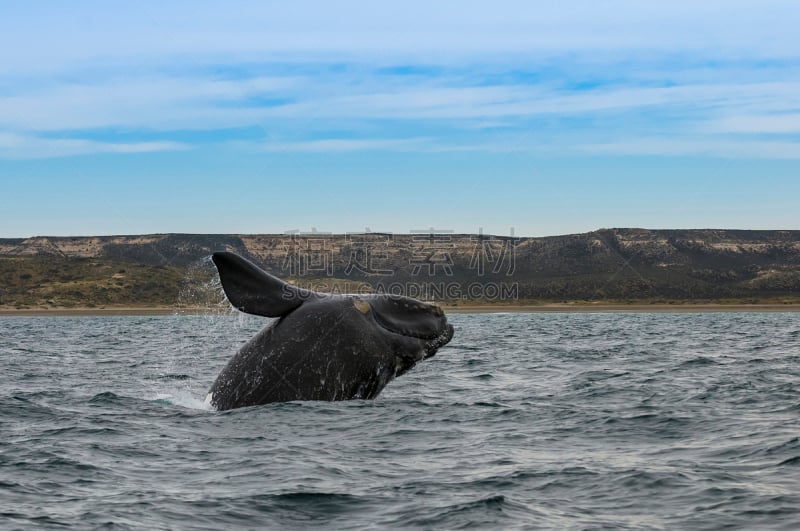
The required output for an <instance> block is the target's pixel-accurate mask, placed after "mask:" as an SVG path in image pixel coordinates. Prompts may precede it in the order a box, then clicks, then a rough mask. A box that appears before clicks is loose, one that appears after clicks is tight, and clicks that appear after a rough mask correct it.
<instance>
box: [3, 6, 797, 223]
mask: <svg viewBox="0 0 800 531" xmlns="http://www.w3.org/2000/svg"><path fill="white" fill-rule="evenodd" d="M386 4H388V3H381V2H352V1H351V2H348V1H345V2H321V1H320V2H292V3H288V2H280V3H279V2H237V3H235V4H234V3H231V4H221V3H217V2H168V3H165V2H137V3H135V5H134V4H115V5H114V6H113V7H111V6H109V4H108V3H106V2H80V1H78V2H70V3H63V2H25V3H22V2H11V1H3V0H0V237H24V236H33V235H89V234H92V235H94V234H98V235H99V234H135V233H152V232H198V233H207V232H210V233H224V232H239V233H280V232H284V231H288V230H300V231H308V230H311V229H312V228H315V229H317V230H320V231H329V232H346V231H360V230H365V229H366V228H367V227H368V228H370V229H371V230H373V231H389V232H395V233H408V231H411V230H419V229H424V228H430V227H433V228H435V229H438V230H453V231H455V232H477V231H478V230H479V229H482V230H483V231H484V232H485V233H495V234H508V232H509V230H510V229H511V228H512V227H513V228H514V231H515V233H516V234H517V235H525V236H528V235H530V236H534V235H551V234H564V233H574V232H584V231H589V230H593V229H596V228H600V227H632V226H635V227H649V228H679V227H682V228H706V227H714V228H754V229H755V228H759V229H768V228H775V229H800V223H798V219H800V217H799V216H798V214H797V212H800V39H797V38H796V28H797V26H798V23H800V5H798V4H797V3H796V2H793V1H764V2H740V1H736V0H732V1H731V0H727V1H720V0H706V1H704V2H702V3H698V2H689V1H675V2H641V1H613V0H612V1H606V2H584V1H567V2H559V3H551V2H507V1H493V2H459V3H446V2H414V1H410V2H403V3H392V5H386Z"/></svg>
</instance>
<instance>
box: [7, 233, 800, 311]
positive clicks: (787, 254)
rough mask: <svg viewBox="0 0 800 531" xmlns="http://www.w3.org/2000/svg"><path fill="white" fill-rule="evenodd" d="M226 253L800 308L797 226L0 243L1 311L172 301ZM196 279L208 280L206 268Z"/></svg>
mask: <svg viewBox="0 0 800 531" xmlns="http://www.w3.org/2000/svg"><path fill="white" fill-rule="evenodd" d="M218 250H229V251H233V252H236V253H238V254H241V255H243V256H245V257H248V258H249V259H251V260H253V261H255V262H257V263H259V264H260V265H261V266H262V267H264V268H265V269H267V270H268V271H271V272H272V273H274V274H276V275H278V276H281V277H284V278H290V279H293V280H294V281H295V282H297V283H301V284H307V285H308V286H309V287H315V288H318V289H321V290H327V291H348V292H352V291H370V290H372V291H375V290H377V291H384V292H396V293H404V294H409V295H412V296H416V297H419V298H434V299H437V300H441V299H446V300H450V301H468V302H487V303H501V302H502V303H514V302H528V303H530V302H536V301H645V302H646V301H649V302H667V301H684V300H690V301H701V300H738V301H743V300H744V301H755V300H762V301H763V300H769V301H781V300H783V301H792V302H800V231H740V230H646V229H601V230H597V231H594V232H590V233H586V234H574V235H567V236H552V237H545V238H513V237H503V236H483V235H469V234H452V233H444V232H438V233H433V234H428V233H424V234H403V235H397V234H394V235H392V234H380V233H368V234H347V235H334V234H324V233H297V234H281V235H193V234H155V235H143V236H103V237H66V238H64V237H58V238H53V237H36V238H27V239H0V306H6V307H37V306H76V305H77V306H85V305H89V306H94V305H132V306H136V305H163V306H169V305H171V304H174V303H175V301H176V300H177V299H178V297H179V294H180V293H181V290H184V291H185V290H186V289H187V284H191V282H194V281H199V280H197V278H196V277H197V275H198V274H202V275H206V276H208V275H212V274H213V270H209V269H208V267H205V266H203V264H206V265H208V262H207V257H208V256H209V255H210V254H211V253H212V252H214V251H218ZM198 272H200V273H198Z"/></svg>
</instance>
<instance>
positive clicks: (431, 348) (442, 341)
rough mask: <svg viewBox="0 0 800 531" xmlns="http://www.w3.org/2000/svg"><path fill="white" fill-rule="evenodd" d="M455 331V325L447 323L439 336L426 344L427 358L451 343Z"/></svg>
mask: <svg viewBox="0 0 800 531" xmlns="http://www.w3.org/2000/svg"><path fill="white" fill-rule="evenodd" d="M453 332H454V330H453V325H451V324H450V323H447V324H446V325H445V327H444V330H443V331H442V333H441V334H439V336H437V337H436V338H435V339H433V340H432V341H430V342H428V343H426V344H425V358H426V359H427V358H430V357H431V356H433V355H434V354H436V351H437V350H439V349H440V348H441V347H443V346H445V345H446V344H448V343H450V340H451V339H453Z"/></svg>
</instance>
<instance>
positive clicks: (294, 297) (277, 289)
mask: <svg viewBox="0 0 800 531" xmlns="http://www.w3.org/2000/svg"><path fill="white" fill-rule="evenodd" d="M211 259H212V260H213V261H214V265H215V266H217V271H219V278H220V280H221V281H222V289H224V290H225V295H226V296H227V297H228V300H229V301H230V303H231V304H233V306H235V307H236V309H238V310H239V311H241V312H245V313H250V314H253V315H261V316H263V317H281V316H282V315H286V314H287V313H289V312H291V311H292V310H294V309H296V308H297V307H298V306H300V305H301V304H303V301H305V300H307V299H309V298H311V297H314V296H315V295H316V294H315V293H314V292H312V291H308V290H304V289H300V288H297V287H295V286H292V285H291V284H287V283H286V282H284V281H283V280H281V279H279V278H276V277H273V276H272V275H270V274H269V273H267V272H266V271H264V270H263V269H261V268H260V267H258V266H257V265H255V264H254V263H252V262H249V261H248V260H245V259H244V258H242V257H241V256H238V255H235V254H233V253H229V252H218V253H214V254H213V255H212V257H211Z"/></svg>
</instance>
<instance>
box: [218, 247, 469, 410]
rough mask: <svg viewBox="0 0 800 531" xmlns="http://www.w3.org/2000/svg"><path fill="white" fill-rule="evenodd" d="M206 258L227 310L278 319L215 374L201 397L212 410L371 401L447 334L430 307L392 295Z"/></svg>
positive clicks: (233, 258)
mask: <svg viewBox="0 0 800 531" xmlns="http://www.w3.org/2000/svg"><path fill="white" fill-rule="evenodd" d="M213 260H214V264H215V265H216V266H217V269H218V271H219V275H220V280H221V281H222V287H223V289H224V290H225V294H226V295H227V297H228V300H229V301H230V302H231V304H233V306H234V307H236V308H238V309H239V310H241V311H243V312H246V313H251V314H255V315H261V316H265V317H277V318H279V319H278V320H277V321H274V322H273V323H271V324H270V325H268V326H267V327H265V328H264V329H263V330H261V331H260V332H259V333H258V334H257V335H256V336H255V337H253V338H252V339H251V340H250V341H249V342H248V343H247V344H245V345H244V346H243V347H242V349H241V350H240V351H239V352H238V353H237V354H236V355H235V356H234V357H233V358H232V359H231V360H230V362H229V363H228V365H227V366H226V367H225V368H224V369H223V371H222V372H221V373H220V375H219V376H218V377H217V380H216V381H215V382H214V384H213V385H212V387H211V390H210V392H209V398H208V399H207V400H209V401H210V402H211V403H212V405H214V406H215V407H217V408H218V409H231V408H235V407H242V406H248V405H256V404H266V403H270V402H284V401H289V400H346V399H351V398H374V397H375V396H377V395H378V393H380V391H381V390H382V389H383V387H384V386H385V385H386V384H387V383H388V382H389V381H391V380H392V379H393V378H394V377H395V376H399V375H400V374H402V373H404V372H405V371H407V370H408V369H410V368H411V367H413V366H414V365H415V364H416V363H417V362H419V361H421V360H423V359H426V358H429V357H431V356H433V355H434V354H435V353H436V351H437V350H438V349H439V348H440V347H442V346H443V345H445V344H447V343H448V342H449V341H450V340H451V339H452V337H453V327H452V325H450V324H449V323H448V322H447V317H446V316H445V315H444V312H443V311H442V309H441V308H440V307H439V306H437V305H434V304H428V303H425V302H421V301H418V300H415V299H412V298H409V297H402V296H392V295H375V294H370V295H326V294H322V293H316V292H313V291H308V290H303V289H300V288H298V287H296V286H292V285H290V284H288V283H286V282H283V281H282V280H280V279H278V278H276V277H274V276H272V275H270V274H268V273H266V272H265V271H263V270H262V269H260V268H259V267H258V266H256V265H255V264H253V263H251V262H249V261H247V260H245V259H244V258H242V257H240V256H237V255H235V254H233V253H228V252H220V253H215V254H214V255H213Z"/></svg>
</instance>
